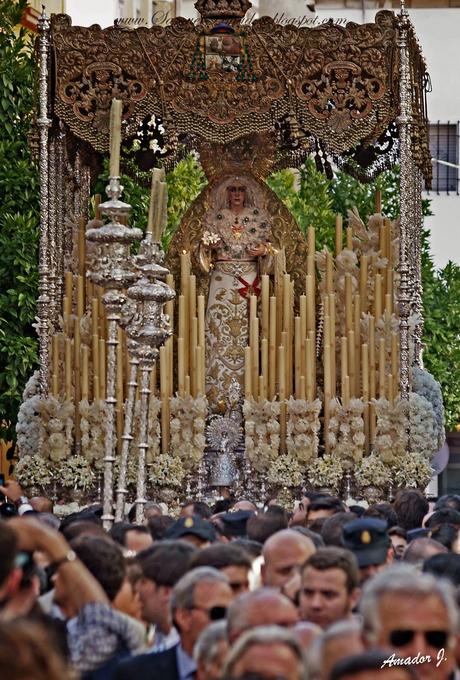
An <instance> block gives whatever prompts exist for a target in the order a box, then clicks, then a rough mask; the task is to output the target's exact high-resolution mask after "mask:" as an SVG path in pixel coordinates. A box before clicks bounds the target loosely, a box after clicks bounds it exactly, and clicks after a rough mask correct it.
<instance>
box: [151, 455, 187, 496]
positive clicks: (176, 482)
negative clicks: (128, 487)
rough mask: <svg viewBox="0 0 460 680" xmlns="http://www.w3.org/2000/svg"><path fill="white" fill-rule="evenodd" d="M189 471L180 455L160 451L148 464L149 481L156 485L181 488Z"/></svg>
mask: <svg viewBox="0 0 460 680" xmlns="http://www.w3.org/2000/svg"><path fill="white" fill-rule="evenodd" d="M186 474H187V472H186V470H185V468H184V465H183V463H182V461H181V459H180V457H179V456H172V455H171V454H165V453H160V454H159V455H158V456H157V457H156V458H155V460H154V461H153V463H151V464H150V465H149V466H148V481H149V483H150V484H151V485H152V486H154V487H174V488H180V487H181V485H182V482H183V481H184V478H185V476H186Z"/></svg>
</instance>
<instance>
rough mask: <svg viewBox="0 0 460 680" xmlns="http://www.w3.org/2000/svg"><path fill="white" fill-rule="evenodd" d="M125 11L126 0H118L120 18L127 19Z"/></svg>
mask: <svg viewBox="0 0 460 680" xmlns="http://www.w3.org/2000/svg"><path fill="white" fill-rule="evenodd" d="M125 11H126V8H125V0H118V16H119V18H120V19H126V16H125Z"/></svg>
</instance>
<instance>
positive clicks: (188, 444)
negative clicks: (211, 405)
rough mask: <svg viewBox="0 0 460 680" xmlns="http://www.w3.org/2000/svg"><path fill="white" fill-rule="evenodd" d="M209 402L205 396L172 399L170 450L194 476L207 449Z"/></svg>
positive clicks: (188, 472)
mask: <svg viewBox="0 0 460 680" xmlns="http://www.w3.org/2000/svg"><path fill="white" fill-rule="evenodd" d="M207 413H208V401H207V399H206V397H204V396H198V397H192V396H190V395H188V396H185V397H173V398H172V399H171V422H170V434H171V440H170V442H171V443H170V446H171V448H170V450H171V454H172V455H173V456H178V457H179V458H180V460H181V461H182V465H183V466H184V468H185V470H186V472H187V474H193V473H194V472H196V470H197V469H198V466H199V464H200V462H201V460H202V458H203V455H204V450H205V448H206V437H205V434H204V433H205V427H206V416H207Z"/></svg>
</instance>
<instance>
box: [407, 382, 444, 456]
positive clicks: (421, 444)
mask: <svg viewBox="0 0 460 680" xmlns="http://www.w3.org/2000/svg"><path fill="white" fill-rule="evenodd" d="M409 414H410V451H417V452H418V453H419V454H421V455H423V456H425V458H427V459H428V460H431V458H433V456H434V454H435V453H436V452H437V451H438V427H437V423H436V418H435V415H434V411H433V407H432V406H431V404H430V402H429V401H428V400H427V399H425V397H422V396H421V395H420V394H417V393H416V392H411V393H410V395H409Z"/></svg>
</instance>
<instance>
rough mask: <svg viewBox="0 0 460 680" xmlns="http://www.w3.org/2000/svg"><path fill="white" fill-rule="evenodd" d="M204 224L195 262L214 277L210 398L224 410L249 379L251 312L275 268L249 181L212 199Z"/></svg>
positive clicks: (221, 187) (231, 183) (227, 186)
mask: <svg viewBox="0 0 460 680" xmlns="http://www.w3.org/2000/svg"><path fill="white" fill-rule="evenodd" d="M209 203H210V208H209V209H208V210H207V211H206V212H205V213H204V215H203V218H202V229H203V231H202V236H201V239H200V241H199V242H198V244H197V245H196V252H195V256H196V260H197V262H198V263H199V266H200V267H201V269H202V271H203V272H205V273H210V281H209V293H208V302H207V308H206V394H207V397H208V401H209V405H210V407H211V410H219V409H220V410H221V409H222V405H225V404H226V396H227V395H228V391H229V388H230V386H231V384H232V381H233V380H234V379H236V380H238V381H239V382H240V384H242V382H243V379H244V348H245V347H246V346H247V344H248V335H249V322H248V307H249V299H250V296H251V295H256V296H259V295H260V277H261V274H263V273H269V271H270V269H271V267H272V259H273V258H272V255H273V252H274V251H273V248H272V246H271V223H270V216H269V214H268V212H267V211H266V210H265V208H264V206H263V203H264V201H263V195H262V192H261V191H260V188H259V187H258V185H257V183H256V182H255V181H254V180H253V179H252V178H250V177H247V176H243V175H241V176H238V175H233V176H230V177H227V178H225V179H224V180H223V181H222V182H221V183H219V184H218V185H217V186H216V187H215V188H214V191H213V193H212V195H211V197H210V201H209Z"/></svg>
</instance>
